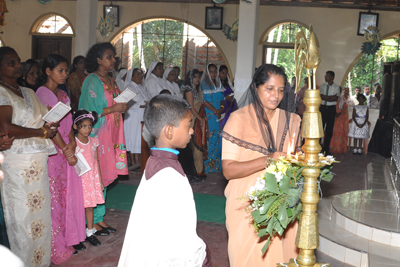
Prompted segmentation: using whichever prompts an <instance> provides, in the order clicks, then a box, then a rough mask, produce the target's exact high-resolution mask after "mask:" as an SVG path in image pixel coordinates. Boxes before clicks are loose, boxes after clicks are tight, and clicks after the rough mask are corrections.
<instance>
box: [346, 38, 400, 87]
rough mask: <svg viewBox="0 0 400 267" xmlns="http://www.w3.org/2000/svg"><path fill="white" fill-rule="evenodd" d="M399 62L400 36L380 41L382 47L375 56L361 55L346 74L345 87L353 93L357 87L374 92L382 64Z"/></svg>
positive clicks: (380, 77)
mask: <svg viewBox="0 0 400 267" xmlns="http://www.w3.org/2000/svg"><path fill="white" fill-rule="evenodd" d="M398 60H400V35H398V34H397V35H396V36H391V37H388V38H387V39H385V40H383V41H382V45H381V47H380V49H379V50H378V52H377V53H376V54H375V55H369V56H368V55H367V54H363V55H362V56H361V58H360V59H359V60H358V61H357V62H356V63H355V64H354V66H353V68H352V69H351V70H350V71H349V73H348V74H347V79H346V82H345V86H348V87H349V88H351V89H352V91H353V92H354V89H355V88H356V87H357V86H359V87H361V89H362V88H363V86H364V85H369V86H370V88H371V90H372V91H373V90H374V86H373V85H374V84H375V83H381V82H382V77H383V64H384V63H385V62H393V61H398Z"/></svg>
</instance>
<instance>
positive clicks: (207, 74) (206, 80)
mask: <svg viewBox="0 0 400 267" xmlns="http://www.w3.org/2000/svg"><path fill="white" fill-rule="evenodd" d="M210 65H211V66H215V67H216V68H217V77H216V78H215V85H214V82H213V81H212V80H211V77H210V72H209V71H208V69H209V68H210ZM200 84H205V85H206V86H207V89H208V90H213V87H215V88H216V89H220V88H221V81H220V80H219V72H218V67H217V66H216V65H215V64H213V63H209V64H208V65H207V68H205V69H204V71H203V75H202V76H201V79H200Z"/></svg>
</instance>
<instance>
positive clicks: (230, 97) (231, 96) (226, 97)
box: [225, 95, 235, 102]
mask: <svg viewBox="0 0 400 267" xmlns="http://www.w3.org/2000/svg"><path fill="white" fill-rule="evenodd" d="M234 98H235V97H234V96H233V95H226V96H225V100H226V101H229V102H232V101H233V99H234Z"/></svg>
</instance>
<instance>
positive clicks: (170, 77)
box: [163, 68, 182, 97]
mask: <svg viewBox="0 0 400 267" xmlns="http://www.w3.org/2000/svg"><path fill="white" fill-rule="evenodd" d="M176 77H177V73H176V70H175V69H174V68H167V69H166V70H165V71H164V75H163V80H164V83H165V84H166V85H167V88H164V89H168V90H169V91H170V92H171V95H174V96H179V97H182V93H181V90H180V89H179V85H178V84H177V83H176V82H175V81H176Z"/></svg>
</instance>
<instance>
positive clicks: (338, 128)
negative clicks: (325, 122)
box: [329, 87, 354, 153]
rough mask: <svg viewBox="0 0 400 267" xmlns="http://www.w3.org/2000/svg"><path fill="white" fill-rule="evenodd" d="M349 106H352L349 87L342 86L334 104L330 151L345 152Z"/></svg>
mask: <svg viewBox="0 0 400 267" xmlns="http://www.w3.org/2000/svg"><path fill="white" fill-rule="evenodd" d="M349 106H350V107H352V106H354V103H353V100H352V99H351V97H350V92H349V87H344V88H343V90H342V95H341V96H340V98H339V99H338V101H337V104H336V118H335V124H334V126H333V135H332V140H331V143H330V145H329V149H330V151H331V152H332V153H347V140H348V136H347V134H348V133H349Z"/></svg>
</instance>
